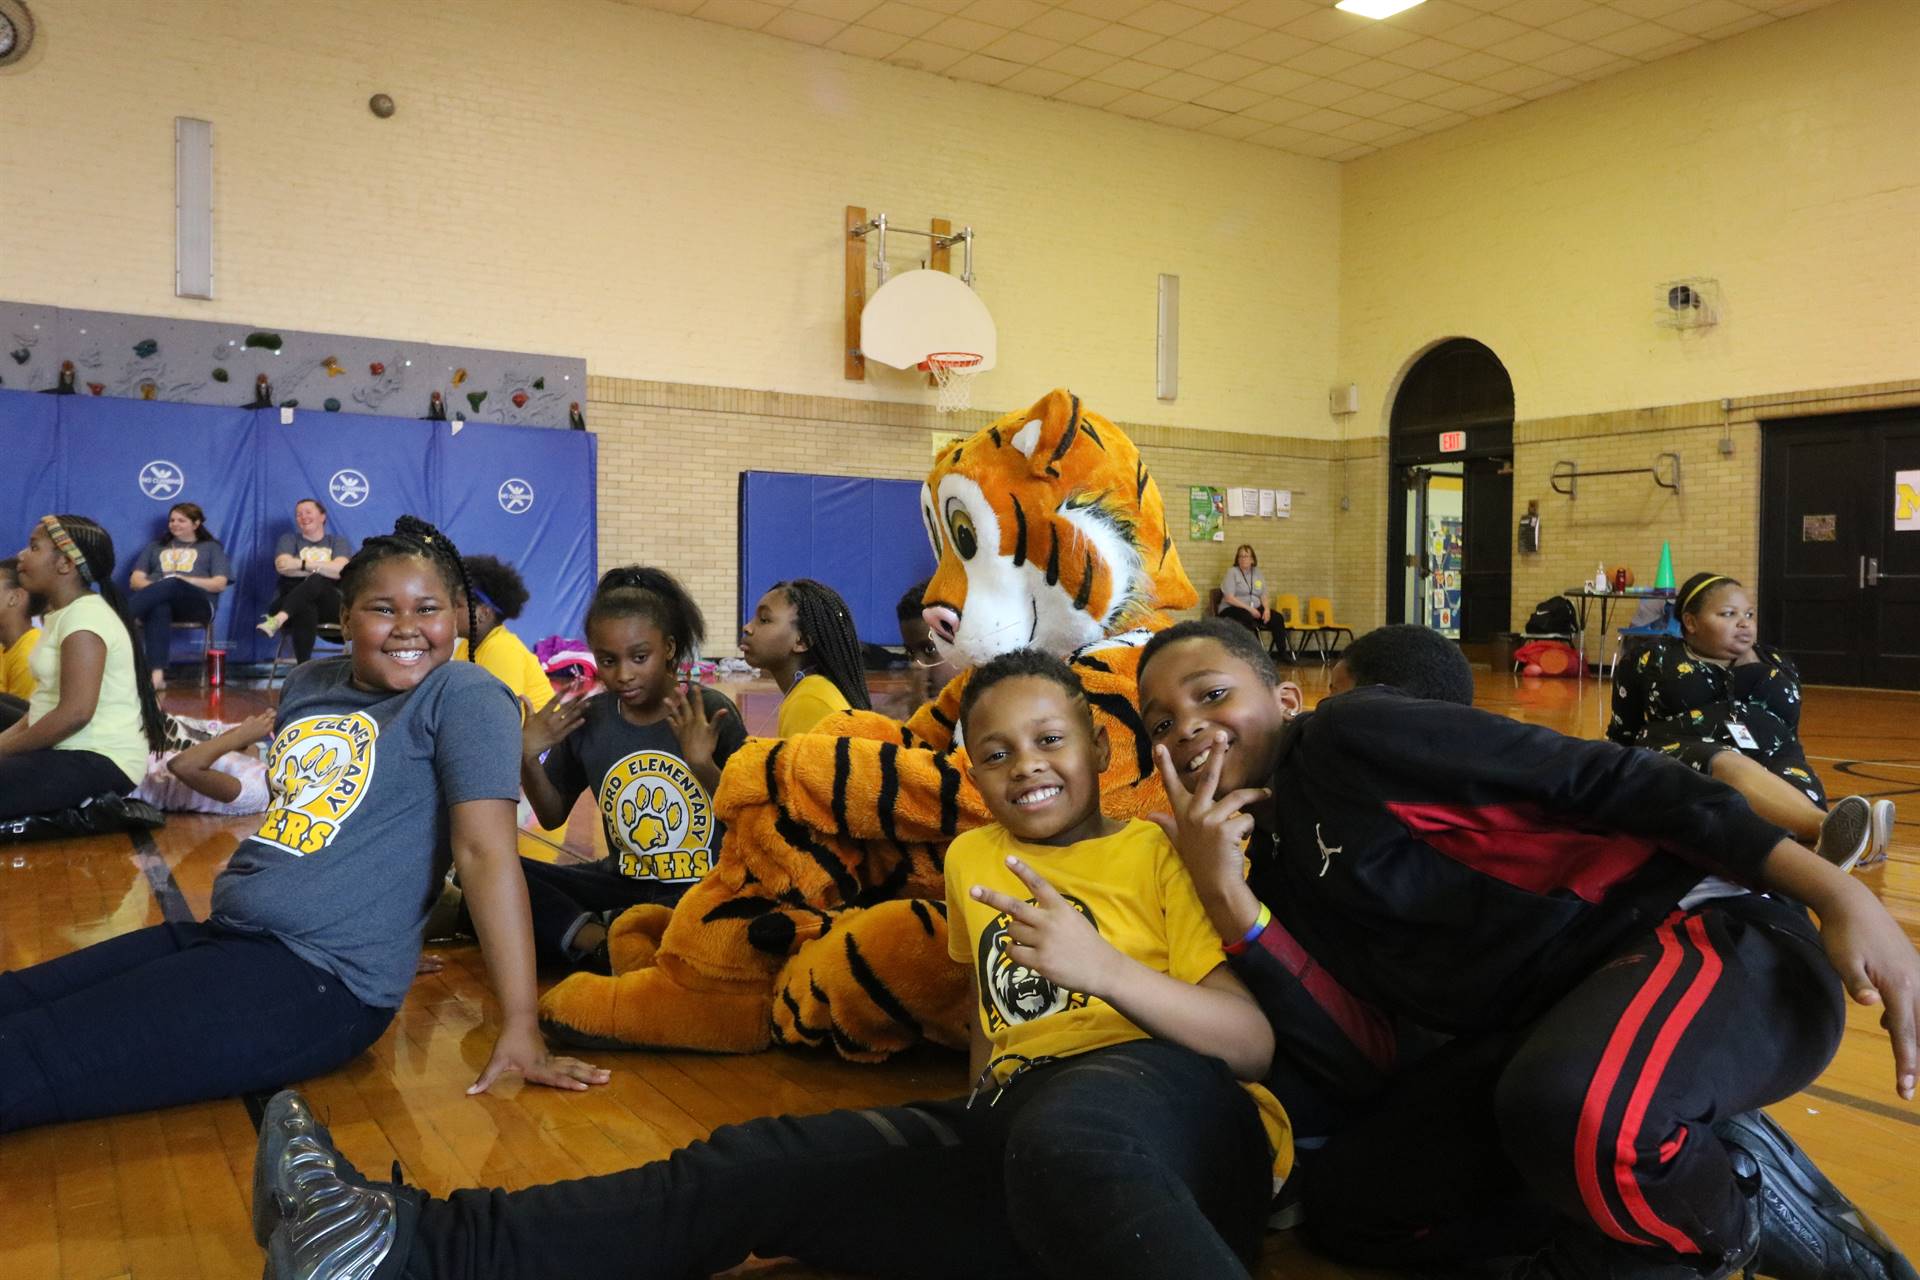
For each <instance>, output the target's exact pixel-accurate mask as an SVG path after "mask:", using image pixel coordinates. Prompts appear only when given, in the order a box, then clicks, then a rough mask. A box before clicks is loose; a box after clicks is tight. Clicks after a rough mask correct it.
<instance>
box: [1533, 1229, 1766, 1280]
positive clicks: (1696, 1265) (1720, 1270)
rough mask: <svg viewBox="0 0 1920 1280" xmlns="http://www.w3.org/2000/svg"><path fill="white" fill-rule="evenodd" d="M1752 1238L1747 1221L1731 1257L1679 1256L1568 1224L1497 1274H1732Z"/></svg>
mask: <svg viewBox="0 0 1920 1280" xmlns="http://www.w3.org/2000/svg"><path fill="white" fill-rule="evenodd" d="M1756 1243H1757V1239H1756V1236H1755V1233H1754V1230H1753V1226H1752V1224H1751V1223H1749V1224H1748V1227H1747V1231H1746V1240H1745V1242H1744V1243H1743V1245H1742V1246H1741V1248H1740V1250H1739V1251H1738V1252H1737V1253H1736V1254H1734V1255H1733V1256H1731V1257H1722V1258H1682V1257H1680V1256H1679V1255H1678V1254H1674V1253H1670V1252H1667V1251H1666V1250H1664V1249H1637V1248H1634V1247H1633V1246H1631V1245H1625V1244H1621V1243H1619V1242H1618V1241H1615V1240H1609V1239H1608V1238H1606V1237H1605V1236H1603V1235H1601V1234H1600V1233H1599V1232H1597V1231H1594V1230H1592V1229H1591V1228H1577V1227H1569V1228H1567V1229H1566V1230H1564V1231H1562V1232H1561V1233H1560V1234H1559V1235H1557V1236H1555V1237H1554V1238H1553V1241H1552V1242H1551V1243H1550V1244H1548V1245H1547V1247H1546V1248H1544V1249H1542V1250H1541V1251H1540V1252H1539V1253H1536V1254H1534V1255H1533V1256H1532V1257H1531V1258H1526V1259H1519V1260H1516V1261H1514V1262H1511V1263H1509V1264H1508V1265H1507V1269H1506V1270H1504V1271H1502V1272H1501V1273H1500V1276H1501V1280H1733V1277H1736V1276H1740V1275H1743V1274H1745V1272H1746V1268H1747V1264H1748V1263H1749V1262H1751V1261H1752V1259H1753V1253H1754V1247H1755V1245H1756Z"/></svg>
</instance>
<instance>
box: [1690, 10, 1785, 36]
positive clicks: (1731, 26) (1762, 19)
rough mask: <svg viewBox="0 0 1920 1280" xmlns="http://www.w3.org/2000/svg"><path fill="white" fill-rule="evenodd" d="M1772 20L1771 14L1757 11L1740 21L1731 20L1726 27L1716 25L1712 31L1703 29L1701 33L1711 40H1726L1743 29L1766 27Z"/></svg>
mask: <svg viewBox="0 0 1920 1280" xmlns="http://www.w3.org/2000/svg"><path fill="white" fill-rule="evenodd" d="M1772 21H1773V18H1772V16H1771V15H1769V14H1765V13H1756V14H1754V15H1753V16H1752V17H1750V18H1742V19H1741V20H1740V21H1738V22H1729V23H1728V24H1727V25H1726V26H1724V27H1715V28H1714V29H1713V30H1711V31H1702V32H1701V33H1700V34H1701V35H1703V36H1705V37H1706V38H1707V39H1709V40H1725V39H1726V38H1727V37H1728V36H1737V35H1739V34H1740V33H1741V32H1742V31H1751V30H1753V29H1754V28H1755V27H1764V26H1766V25H1767V24H1768V23H1769V22H1772Z"/></svg>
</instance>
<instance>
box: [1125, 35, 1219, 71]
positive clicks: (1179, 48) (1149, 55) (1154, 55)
mask: <svg viewBox="0 0 1920 1280" xmlns="http://www.w3.org/2000/svg"><path fill="white" fill-rule="evenodd" d="M1212 52H1213V51H1212V50H1210V49H1208V48H1207V46H1205V45H1203V44H1193V43H1191V42H1189V41H1186V40H1162V41H1161V42H1160V43H1159V44H1150V45H1148V46H1147V47H1146V48H1144V49H1142V50H1141V51H1140V52H1138V53H1136V54H1134V55H1133V56H1134V57H1136V58H1138V59H1139V60H1140V61H1142V62H1151V63H1152V64H1153V65H1154V66H1156V67H1168V68H1170V69H1172V70H1174V71H1178V70H1180V69H1182V68H1183V67H1190V66H1192V65H1193V64H1194V63H1196V62H1198V61H1200V59H1202V58H1205V57H1210V56H1211V55H1212Z"/></svg>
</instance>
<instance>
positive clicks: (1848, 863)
mask: <svg viewBox="0 0 1920 1280" xmlns="http://www.w3.org/2000/svg"><path fill="white" fill-rule="evenodd" d="M1872 847H1873V806H1872V805H1870V804H1868V803H1867V798H1866V797H1865V796H1847V797H1846V798H1845V799H1842V800H1837V801H1835V802H1834V806H1833V809H1832V810H1831V811H1830V812H1829V813H1828V814H1827V817H1826V821H1824V822H1822V823H1821V824H1820V840H1819V842H1818V843H1817V844H1816V845H1815V846H1814V852H1815V853H1817V854H1819V855H1820V856H1821V857H1823V858H1825V859H1826V860H1827V861H1828V862H1831V863H1832V864H1833V865H1834V866H1836V867H1838V868H1840V869H1841V870H1842V871H1851V870H1853V868H1854V866H1855V865H1856V864H1857V863H1858V862H1859V861H1860V859H1861V858H1863V857H1865V856H1866V855H1867V851H1868V850H1870V849H1871V848H1872Z"/></svg>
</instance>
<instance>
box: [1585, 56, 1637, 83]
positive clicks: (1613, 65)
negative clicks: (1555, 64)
mask: <svg viewBox="0 0 1920 1280" xmlns="http://www.w3.org/2000/svg"><path fill="white" fill-rule="evenodd" d="M1641 65H1643V64H1642V63H1641V62H1640V60H1639V59H1638V58H1615V59H1613V60H1612V61H1610V62H1603V63H1601V64H1600V65H1599V66H1597V67H1592V68H1589V69H1588V70H1586V71H1580V72H1576V73H1575V74H1574V77H1573V78H1574V79H1575V80H1587V81H1593V80H1604V79H1606V78H1607V77H1608V76H1611V75H1618V74H1619V73H1620V72H1622V71H1631V70H1633V69H1634V68H1635V67H1638V66H1641Z"/></svg>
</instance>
